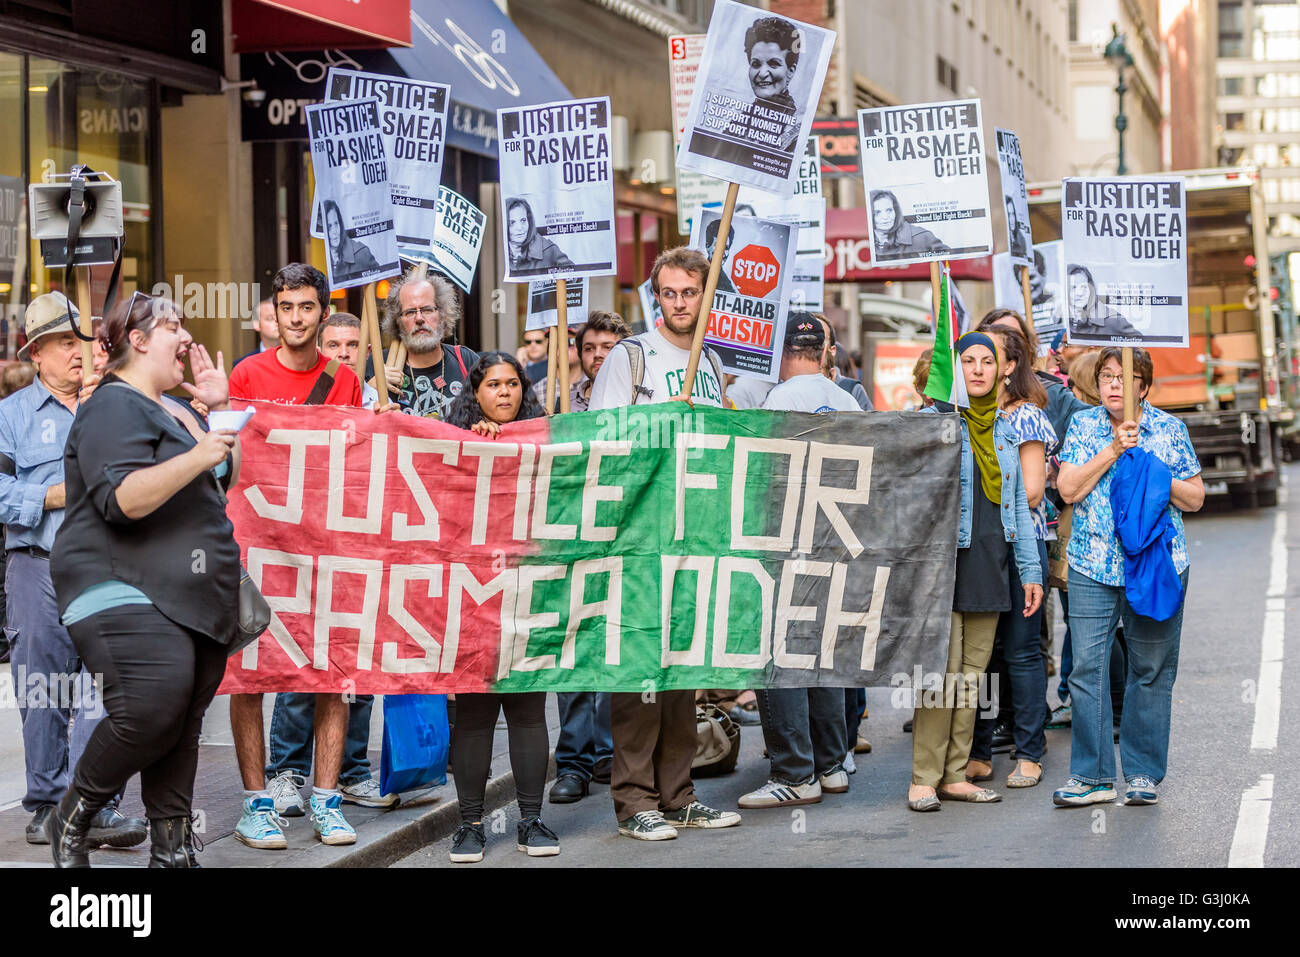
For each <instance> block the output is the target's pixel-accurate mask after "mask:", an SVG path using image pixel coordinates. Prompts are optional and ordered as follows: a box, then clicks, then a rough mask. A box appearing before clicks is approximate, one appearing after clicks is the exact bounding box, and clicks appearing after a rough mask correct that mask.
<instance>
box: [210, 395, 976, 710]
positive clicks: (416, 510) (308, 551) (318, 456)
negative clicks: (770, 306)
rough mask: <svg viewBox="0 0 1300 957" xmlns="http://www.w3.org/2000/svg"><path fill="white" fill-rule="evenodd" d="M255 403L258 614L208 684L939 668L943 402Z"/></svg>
mask: <svg viewBox="0 0 1300 957" xmlns="http://www.w3.org/2000/svg"><path fill="white" fill-rule="evenodd" d="M253 405H255V406H257V414H256V415H255V416H253V418H252V420H251V421H250V423H249V424H248V426H247V427H245V429H244V431H243V433H242V434H241V440H242V450H243V466H242V474H241V477H240V484H239V486H238V487H237V488H236V489H235V490H234V491H233V492H232V493H231V497H230V515H231V518H232V520H233V522H234V525H235V536H236V538H237V539H238V540H239V543H240V547H241V551H242V553H243V557H244V561H245V564H246V567H247V568H248V570H249V573H250V575H251V577H252V578H253V580H254V581H255V582H257V583H258V584H259V586H260V587H261V589H262V592H263V594H265V596H266V598H267V600H268V602H269V603H270V605H271V608H272V609H273V611H274V617H273V620H272V624H271V627H270V629H269V630H268V631H267V632H266V633H265V634H264V635H262V637H261V639H260V640H259V641H257V642H255V643H253V644H252V645H250V646H249V647H248V648H246V649H245V650H244V651H243V652H242V653H240V654H237V655H235V656H234V657H232V658H231V659H230V662H229V664H228V667H227V671H226V677H225V680H224V682H223V683H222V686H221V691H222V692H245V691H247V692H258V691H288V690H296V691H316V692H334V691H351V692H354V693H358V694H368V693H381V694H382V693H390V694H406V693H430V692H434V693H436V692H472V691H485V690H495V691H537V690H544V691H593V690H602V691H640V692H646V691H650V690H668V689H687V688H756V687H807V686H829V687H852V686H862V685H884V684H894V685H912V686H918V685H920V684H921V683H922V680H924V681H927V682H933V681H935V680H942V673H943V671H944V665H945V662H946V656H947V644H948V633H949V621H950V610H951V608H952V591H953V575H954V567H955V556H956V536H957V518H958V490H959V481H958V466H959V454H960V445H959V443H958V436H959V430H958V429H957V427H956V423H955V418H956V417H955V416H952V415H946V416H942V415H941V416H935V415H921V414H917V413H910V412H887V413H868V414H864V413H830V414H823V415H810V414H805V413H793V412H791V413H784V412H782V413H778V412H765V411H759V410H755V411H743V412H737V411H726V410H721V409H713V408H701V409H698V410H692V409H691V408H690V407H689V406H686V405H685V404H683V403H667V404H665V405H657V406H641V407H633V408H627V409H618V410H609V411H602V412H583V413H574V414H569V415H561V416H556V417H554V418H550V419H535V420H532V421H528V422H519V423H514V424H511V425H507V426H505V427H504V429H503V431H502V433H501V435H500V436H498V437H497V438H495V439H487V438H482V437H480V436H478V435H476V434H474V433H471V432H465V431H462V430H459V429H456V428H453V427H451V426H448V425H446V424H445V423H442V422H438V421H435V420H430V419H419V418H416V417H413V416H405V415H382V416H381V415H375V414H373V413H369V412H363V411H360V410H352V409H344V408H337V407H333V406H313V407H310V408H303V407H290V406H278V405H273V404H269V403H260V402H259V403H253ZM928 676H933V677H928Z"/></svg>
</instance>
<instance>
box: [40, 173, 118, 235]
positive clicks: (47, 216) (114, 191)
mask: <svg viewBox="0 0 1300 957" xmlns="http://www.w3.org/2000/svg"><path fill="white" fill-rule="evenodd" d="M83 169H84V168H83V167H73V171H72V172H71V173H69V174H66V175H64V174H60V175H56V176H55V177H54V179H55V182H52V183H32V184H31V186H29V187H28V190H27V208H28V209H30V210H31V230H32V238H33V239H62V240H66V239H67V238H68V226H69V219H70V218H71V216H73V215H75V213H76V211H77V210H76V202H77V201H78V199H79V200H80V202H81V203H82V207H81V224H80V228H79V229H78V230H77V235H79V236H80V238H82V239H104V238H112V239H118V238H121V236H122V184H121V183H119V182H116V181H115V180H111V179H110V180H107V181H106V182H91V181H90V180H88V179H86V177H87V176H104V177H107V175H108V174H107V173H84V174H83V172H82V171H83ZM60 180H64V182H60Z"/></svg>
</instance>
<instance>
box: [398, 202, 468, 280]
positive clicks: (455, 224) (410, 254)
mask: <svg viewBox="0 0 1300 957" xmlns="http://www.w3.org/2000/svg"><path fill="white" fill-rule="evenodd" d="M486 225H487V216H486V214H484V212H483V211H482V210H481V209H479V208H478V207H477V206H475V205H474V204H473V203H471V202H470V201H469V200H468V199H466V198H465V197H464V196H462V195H460V193H458V192H456V191H455V190H453V189H448V188H447V187H446V186H439V187H438V220H437V222H436V223H435V224H434V227H433V245H432V246H430V247H429V249H428V250H425V251H423V252H417V251H414V250H411V249H409V248H408V249H403V250H402V255H403V256H404V257H405V258H407V259H412V260H415V261H417V262H426V263H429V265H431V266H433V267H434V268H436V269H440V270H442V272H444V273H446V274H447V277H448V278H449V279H451V281H452V282H454V283H455V284H456V285H458V286H460V288H461V289H464V290H465V291H466V292H469V289H470V286H471V285H473V283H474V273H475V271H476V270H477V269H478V257H479V251H480V250H481V249H482V248H483V227H484V226H486Z"/></svg>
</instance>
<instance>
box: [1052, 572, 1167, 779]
mask: <svg viewBox="0 0 1300 957" xmlns="http://www.w3.org/2000/svg"><path fill="white" fill-rule="evenodd" d="M1181 578H1182V582H1183V594H1184V603H1183V604H1182V605H1179V606H1178V611H1176V612H1174V614H1173V616H1172V617H1171V618H1170V619H1169V620H1168V621H1154V620H1152V619H1150V618H1146V617H1144V616H1142V615H1139V614H1137V613H1136V612H1134V611H1133V609H1132V608H1130V607H1129V603H1128V599H1127V597H1126V596H1125V594H1124V589H1123V588H1117V587H1114V586H1112V585H1103V584H1102V583H1101V582H1099V581H1095V580H1093V579H1091V578H1089V577H1088V576H1087V575H1083V574H1080V573H1079V572H1077V571H1075V570H1074V569H1073V568H1071V569H1070V631H1071V638H1072V641H1073V644H1074V670H1073V671H1072V672H1071V673H1070V697H1071V699H1072V703H1073V707H1074V713H1073V721H1072V723H1071V726H1070V749H1071V750H1070V777H1072V778H1077V779H1078V780H1080V781H1083V782H1085V783H1087V784H1112V783H1114V781H1115V747H1114V741H1113V737H1112V735H1113V733H1114V730H1113V729H1114V722H1113V718H1112V704H1111V696H1110V694H1109V691H1110V688H1109V684H1110V671H1111V660H1110V659H1111V644H1112V640H1113V636H1114V634H1115V627H1116V625H1118V624H1119V623H1120V622H1121V621H1122V622H1123V624H1124V636H1125V640H1126V643H1127V645H1128V675H1127V679H1126V684H1125V689H1124V713H1123V717H1122V718H1121V723H1120V731H1119V754H1120V761H1121V762H1122V763H1123V766H1124V777H1125V779H1126V780H1130V781H1131V780H1132V779H1133V778H1134V777H1136V776H1137V775H1139V774H1141V775H1146V776H1147V777H1149V778H1151V779H1152V780H1153V781H1155V782H1156V783H1157V784H1159V783H1160V782H1161V781H1162V780H1164V776H1165V769H1166V763H1167V761H1168V758H1169V719H1170V710H1171V707H1172V703H1173V687H1174V678H1175V677H1176V676H1177V674H1178V645H1179V641H1180V639H1181V636H1182V628H1183V608H1184V607H1185V605H1186V593H1187V571H1186V570H1184V571H1183V574H1182V576H1181Z"/></svg>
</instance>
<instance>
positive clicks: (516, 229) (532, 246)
mask: <svg viewBox="0 0 1300 957" xmlns="http://www.w3.org/2000/svg"><path fill="white" fill-rule="evenodd" d="M506 252H507V253H508V254H509V255H510V269H511V271H512V272H514V273H517V274H521V275H527V274H532V273H536V274H543V273H547V272H549V271H550V270H551V269H552V268H554V267H556V266H572V265H573V260H571V259H570V258H569V257H568V256H566V255H564V252H563V250H561V249H560V247H559V246H557V245H555V243H553V242H551V241H550V240H549V239H547V238H546V237H545V236H543V235H541V233H539V232H538V231H537V223H536V222H535V221H534V219H533V208H532V207H531V206H529V205H528V201H527V200H523V199H519V198H517V197H516V198H515V199H510V200H507V201H506Z"/></svg>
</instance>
